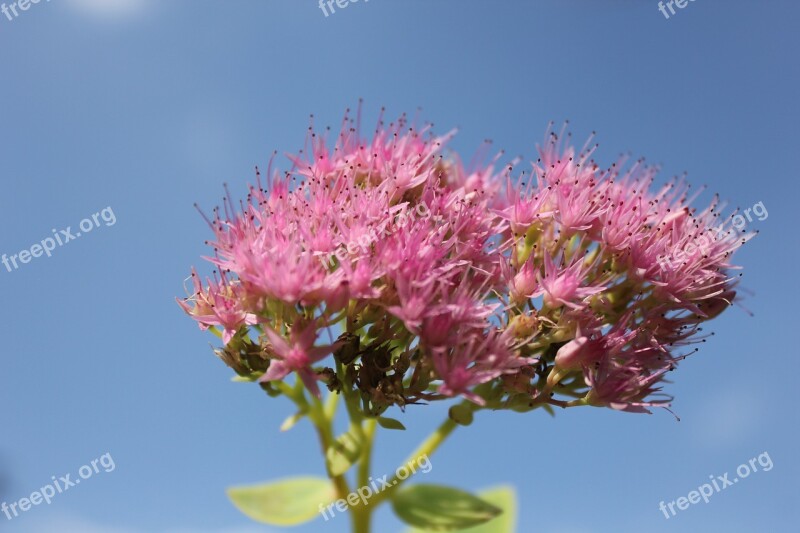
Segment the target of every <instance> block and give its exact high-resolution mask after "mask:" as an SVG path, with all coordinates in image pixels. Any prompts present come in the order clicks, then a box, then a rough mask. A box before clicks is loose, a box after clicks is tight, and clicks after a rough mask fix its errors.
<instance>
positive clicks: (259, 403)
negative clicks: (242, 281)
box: [0, 0, 800, 533]
mask: <svg viewBox="0 0 800 533" xmlns="http://www.w3.org/2000/svg"><path fill="white" fill-rule="evenodd" d="M6 2H8V0H6ZM798 16H800V7H799V6H798V3H797V2H796V1H792V0H785V1H779V0H772V1H769V2H753V1H749V2H748V1H733V0H725V1H722V0H698V1H696V2H692V3H690V4H689V5H688V7H686V8H685V9H683V10H679V11H678V13H677V14H676V15H675V16H673V17H672V18H670V19H669V20H667V19H665V18H664V16H663V15H662V14H661V13H660V12H659V11H658V8H657V2H656V1H654V0H547V1H546V0H541V1H529V0H517V1H510V0H509V1H497V0H493V1H489V0H486V1H482V2H478V1H475V0H462V1H455V0H450V1H446V0H427V1H423V0H416V1H415V0H403V1H399V0H371V1H370V2H368V3H364V2H359V3H358V4H353V5H350V6H348V7H347V8H345V9H343V10H337V12H336V13H335V14H333V15H331V16H329V17H327V18H326V17H325V16H324V14H323V13H322V11H321V10H320V9H319V8H318V6H317V3H316V1H315V0H280V1H279V0H250V1H245V0H232V1H226V2H219V1H210V0H192V1H188V0H169V1H154V0H52V1H51V2H49V3H46V2H44V1H43V2H41V3H39V4H35V5H31V7H30V9H29V10H28V11H25V12H20V16H19V17H18V18H16V19H14V20H12V21H9V20H7V19H6V18H5V17H3V16H2V15H0V51H1V52H0V80H2V82H0V180H1V181H0V183H2V192H1V193H0V226H2V228H3V229H2V233H0V253H5V254H9V255H11V254H15V253H18V252H19V251H20V250H22V249H24V248H29V247H30V246H31V245H32V244H34V243H37V242H39V241H41V240H42V239H44V238H46V237H48V236H50V235H51V230H52V229H53V228H56V229H61V228H66V227H67V226H72V227H73V231H75V228H76V227H77V225H78V223H79V222H80V221H81V220H82V219H83V218H85V217H87V216H91V214H93V213H96V212H99V211H100V210H101V209H103V208H106V207H109V206H110V207H111V208H112V210H113V212H114V214H115V216H116V219H117V222H116V224H114V225H111V226H105V225H104V224H102V223H101V226H100V227H99V228H96V229H94V230H93V231H92V232H91V233H90V234H86V235H83V236H82V237H80V238H79V239H77V240H74V241H72V242H70V243H69V245H65V246H63V247H59V248H57V249H56V250H55V251H54V253H53V255H52V257H49V258H47V257H41V258H38V259H34V260H33V261H31V262H30V263H29V264H25V265H22V267H21V268H20V269H19V270H15V271H12V272H7V271H6V269H5V268H3V267H1V266H0V291H2V303H3V305H2V306H0V320H2V323H3V324H4V325H5V331H6V336H5V340H4V342H3V345H2V356H1V357H0V405H1V406H2V411H1V412H0V413H1V414H0V417H1V418H0V420H2V433H1V434H0V474H2V476H0V477H2V480H3V482H2V485H0V501H1V500H5V501H8V502H12V501H15V500H18V499H19V498H22V497H25V496H27V495H29V494H30V493H31V492H32V491H34V490H36V489H38V488H39V487H41V486H43V485H44V484H46V483H48V482H50V479H51V476H54V475H55V476H62V475H64V474H67V473H72V475H73V478H74V477H75V472H77V470H78V468H79V467H80V466H82V465H84V464H86V463H87V462H89V461H91V460H92V459H95V458H97V457H100V456H101V455H103V454H105V453H110V454H111V455H112V456H113V459H114V462H115V464H116V469H115V470H114V471H113V472H110V473H101V474H97V475H95V476H94V477H93V478H91V479H90V480H86V481H84V483H83V484H81V485H80V486H77V487H74V488H73V489H71V490H69V491H68V492H66V493H64V494H62V495H59V496H57V497H56V498H55V499H54V500H53V502H52V504H50V505H40V506H38V507H34V508H33V509H32V510H30V511H28V512H27V513H25V514H23V515H22V516H21V517H19V518H16V519H14V520H13V521H10V522H9V521H7V520H6V519H5V517H4V516H3V515H0V531H9V532H14V533H23V532H25V533H28V532H39V531H44V532H47V531H59V532H72V531H75V532H89V533H94V532H109V533H144V532H169V533H178V532H181V533H182V532H204V533H222V532H227V533H233V532H236V533H245V532H248V533H249V532H259V531H271V532H275V531H278V530H277V529H270V528H266V527H262V526H259V525H255V524H253V523H251V522H249V521H248V519H247V518H245V517H244V516H243V515H240V514H239V513H238V512H237V511H236V509H234V508H233V506H232V505H231V504H230V503H229V502H228V501H227V499H226V497H225V494H224V489H225V488H226V487H228V486H231V485H235V484H241V483H253V482H259V481H265V480H270V479H275V478H280V477H284V476H290V475H296V474H321V473H322V472H323V467H322V463H321V459H320V457H319V453H318V445H317V441H316V438H315V436H314V435H313V433H312V431H311V429H310V427H309V426H308V425H307V424H306V423H304V424H301V425H299V426H298V427H296V428H295V429H293V430H292V431H290V432H288V433H281V432H280V431H279V429H278V427H279V425H280V423H281V421H282V420H283V419H284V418H285V417H286V416H287V415H289V414H291V412H292V411H291V409H290V408H291V406H290V404H289V403H288V402H287V401H284V400H278V401H267V399H266V398H265V397H264V395H263V393H262V392H261V391H260V390H259V389H258V387H256V386H253V385H247V384H239V383H232V382H231V381H230V377H231V372H230V371H229V370H228V369H227V368H226V367H225V366H224V365H223V364H222V363H221V362H219V361H218V360H217V359H216V358H215V357H214V356H213V354H212V353H211V350H210V347H209V343H210V342H213V341H214V339H213V337H211V336H210V335H208V334H203V333H201V332H200V331H199V330H198V329H197V326H196V325H195V323H194V322H193V321H191V320H189V319H188V318H187V317H185V316H184V315H183V313H182V312H181V310H180V309H179V308H178V306H177V305H176V304H175V301H174V297H175V296H178V295H182V294H183V288H182V283H183V280H184V278H185V277H186V276H187V275H188V272H189V268H190V267H191V266H192V265H200V264H201V261H200V259H199V257H200V256H201V255H203V254H205V253H206V249H205V247H204V245H203V241H204V240H205V239H206V238H208V237H209V231H208V228H207V226H206V225H205V223H204V222H203V221H202V219H201V218H200V216H199V215H198V214H197V212H196V211H195V210H194V209H193V207H192V204H193V203H194V202H198V203H200V204H201V205H202V206H205V207H206V208H208V209H210V208H211V207H213V206H214V205H216V204H217V203H218V202H219V200H220V198H221V197H222V195H223V190H222V183H223V182H228V183H229V184H230V187H231V190H232V192H233V194H234V196H236V197H242V196H244V195H245V194H246V188H245V187H246V183H248V182H249V181H250V180H252V179H253V167H254V166H255V165H261V166H266V163H267V161H268V159H269V154H270V153H271V152H272V150H279V151H280V152H286V151H293V150H296V149H298V148H300V147H302V144H303V141H304V135H305V131H306V127H307V125H308V115H309V114H310V113H314V114H315V115H316V116H317V117H318V119H317V120H318V124H321V125H324V124H331V125H333V126H336V125H338V123H339V121H340V119H341V116H342V114H343V112H344V109H345V108H346V107H347V106H353V105H355V104H356V102H357V99H358V98H359V97H363V98H364V99H365V108H364V109H365V117H366V123H367V124H372V123H373V120H374V119H375V117H376V115H377V111H378V109H379V108H380V106H382V105H385V106H386V107H387V110H388V113H389V115H391V116H396V115H397V114H399V113H401V112H403V111H410V112H413V111H414V110H415V109H416V108H417V107H422V108H423V110H424V111H423V116H424V117H425V118H426V119H427V120H431V121H433V122H434V123H435V124H436V129H437V131H440V132H444V131H446V130H448V129H450V128H451V127H453V126H458V127H460V134H459V135H458V137H457V138H456V140H455V141H454V143H453V147H454V148H456V149H458V150H459V151H461V152H462V153H467V154H469V153H471V152H472V151H473V150H474V149H475V148H477V147H478V145H479V144H480V143H481V141H482V140H483V139H485V138H491V139H493V140H494V146H495V147H496V148H498V149H501V148H504V149H506V151H507V152H508V153H509V154H522V155H525V156H528V157H531V156H533V155H534V152H535V145H536V142H537V141H539V140H540V139H541V138H542V137H543V133H544V130H545V128H546V125H547V122H548V121H549V120H551V119H552V120H555V121H556V122H561V121H563V120H565V119H569V120H570V122H571V127H572V131H573V132H574V137H575V139H576V141H577V142H580V143H581V144H582V141H583V139H584V138H585V137H586V136H587V135H588V134H589V133H590V132H591V131H592V130H597V132H598V140H599V142H600V151H599V153H598V158H599V159H600V161H601V162H604V163H606V164H608V163H610V162H611V161H612V160H613V159H614V158H616V156H617V155H618V154H619V153H622V152H628V151H630V152H631V153H632V154H634V155H635V156H645V157H647V158H648V160H649V161H651V162H660V163H662V164H663V166H664V169H665V172H664V174H663V176H662V179H663V180H666V179H667V178H669V177H670V176H671V175H673V174H677V173H681V172H683V171H688V173H689V179H690V181H692V183H693V184H695V185H697V186H702V185H704V184H706V185H708V191H707V192H706V193H705V194H704V195H703V196H702V197H701V203H705V202H708V201H709V200H710V199H711V194H712V193H713V192H719V193H721V195H722V196H723V197H724V198H727V199H729V200H730V202H731V205H733V206H737V205H738V206H742V207H743V208H746V207H751V206H753V205H754V204H756V203H758V202H763V203H764V205H765V206H766V208H767V210H768V218H767V219H766V220H764V221H758V220H755V219H754V221H753V222H752V223H751V224H750V225H749V226H748V227H749V228H751V229H757V230H760V235H759V236H758V237H757V238H756V239H754V240H753V241H751V242H750V243H749V244H748V245H747V246H746V247H745V248H744V249H743V250H742V251H741V252H740V253H739V254H738V255H737V258H738V262H739V264H742V265H744V267H745V270H744V273H745V275H744V278H743V285H744V287H746V288H747V289H748V290H749V291H750V293H751V294H748V295H747V297H746V300H745V301H744V302H743V304H744V305H745V306H746V307H747V308H748V309H749V310H751V311H752V312H753V313H754V316H752V317H751V316H749V315H748V313H747V312H745V311H744V310H742V309H740V308H738V307H734V308H731V309H730V310H729V311H728V312H726V313H725V314H724V315H723V316H722V317H720V318H719V319H717V320H715V321H714V322H713V323H711V327H710V328H708V329H711V330H713V331H714V332H715V333H716V335H715V337H714V338H713V339H711V340H710V341H709V342H707V343H706V345H704V346H703V349H702V350H701V352H700V353H699V354H698V355H696V356H693V357H692V358H690V359H689V360H687V361H686V362H685V363H684V364H683V365H682V366H681V368H680V369H679V371H677V372H675V373H674V374H673V376H672V377H673V378H674V379H675V380H676V382H675V383H674V384H672V385H669V386H668V389H667V390H668V391H669V392H670V393H673V394H674V395H675V396H676V399H675V402H674V404H673V409H674V411H675V412H676V413H677V414H678V415H679V416H680V417H681V421H680V422H677V421H676V420H675V418H673V416H672V415H670V414H669V413H668V412H666V411H663V410H660V411H657V412H656V413H655V414H654V415H652V416H646V415H632V414H627V413H619V412H614V411H610V410H600V409H588V408H584V409H571V410H567V411H564V412H560V413H558V414H557V416H556V417H555V418H551V417H549V416H548V415H547V414H546V413H544V412H534V413H529V414H527V415H520V414H513V413H499V412H498V413H481V414H479V415H478V416H477V417H476V421H475V423H474V424H473V425H472V426H471V427H468V428H462V429H459V430H458V432H457V433H456V434H455V435H454V436H453V438H452V439H451V440H450V441H448V443H447V444H445V445H444V446H443V448H442V449H441V453H440V454H437V455H435V456H433V457H432V464H433V469H432V471H431V472H430V473H428V474H425V476H424V477H421V478H419V480H420V481H424V482H432V483H446V484H451V485H455V486H461V487H464V488H467V489H470V490H480V489H482V488H486V487H490V486H495V485H499V484H505V483H508V484H511V485H513V486H515V487H516V489H517V492H518V499H519V504H520V524H521V525H520V528H519V531H524V532H534V531H535V532H543V533H605V532H609V533H625V532H640V531H648V532H672V531H678V532H684V531H687V532H695V531H705V530H724V531H733V532H740V531H741V532H748V531H789V530H792V529H793V528H796V527H797V523H798V520H800V506H798V505H797V500H798V493H799V492H800V488H799V486H798V479H800V460H799V459H798V452H797V450H798V445H799V444H800V443H799V442H798V421H799V420H798V408H797V394H796V393H795V391H794V387H795V386H796V383H797V375H798V363H797V361H798V359H797V356H798V349H797V333H798V330H797V329H795V328H797V327H798V321H797V297H798V289H797V287H798V285H797V277H796V272H797V270H796V266H795V265H796V264H797V259H798V253H797V241H798V239H797V234H796V233H795V231H797V218H796V217H797V214H798V209H797V201H798V185H797V183H798V175H797V165H796V160H795V157H796V153H797V145H798V141H800V138H798V134H797V128H798V122H800V113H798V101H797V95H798V93H800V90H799V89H800V71H799V69H798V60H797V53H798V45H800V36H798V33H797V29H796V21H797V19H798ZM281 164H282V165H283V164H285V160H282V161H281ZM393 416H395V417H397V418H399V419H401V420H402V421H403V422H404V424H405V425H406V426H407V427H408V431H407V432H405V433H401V432H392V433H391V434H389V435H387V434H386V432H384V433H383V434H381V435H380V436H379V441H378V451H377V455H376V459H375V461H376V462H375V465H374V471H375V473H377V474H379V475H380V474H382V473H387V474H388V473H391V472H392V471H393V470H394V468H395V466H396V465H397V464H399V462H400V461H401V460H402V459H403V458H404V457H405V455H406V453H407V452H408V451H409V450H410V449H411V448H412V447H413V446H414V445H415V444H416V443H417V442H418V441H419V440H421V439H422V438H423V437H424V436H425V435H427V434H428V432H429V431H430V430H431V429H433V428H434V427H435V426H436V425H438V423H439V422H440V421H441V420H442V417H443V416H445V410H444V408H443V407H442V406H431V407H416V408H413V409H408V411H407V412H406V413H405V414H401V413H394V414H393ZM763 452H767V453H768V454H769V456H770V458H771V460H772V461H773V463H774V468H773V469H772V470H771V471H769V472H762V471H759V472H758V473H756V474H752V475H751V476H750V477H749V478H747V479H746V480H742V481H741V482H740V483H738V484H737V485H735V486H733V487H729V488H727V489H725V490H724V491H722V492H720V493H719V494H716V495H714V496H713V497H712V498H711V501H710V503H708V504H705V503H702V502H701V503H699V504H697V505H692V506H690V508H689V509H688V510H686V511H682V512H680V513H679V514H678V516H676V517H674V518H671V519H669V520H666V519H665V518H664V515H663V514H662V513H661V512H660V511H659V509H658V505H659V502H660V501H662V500H666V501H671V500H675V499H676V498H678V497H680V496H686V495H687V494H688V493H689V492H690V491H692V490H694V489H696V488H697V487H698V486H699V485H701V484H703V483H705V482H706V481H707V480H708V477H709V475H712V474H713V475H722V474H723V473H725V472H731V473H733V472H734V470H735V469H736V467H737V466H738V465H740V464H741V463H746V462H747V461H748V460H749V459H750V458H753V457H756V456H757V455H759V454H761V453H763ZM734 475H735V474H734ZM377 523H378V524H379V526H380V527H379V528H378V530H379V531H381V532H383V531H389V532H393V531H397V532H399V531H402V529H403V528H402V526H401V525H400V523H399V522H398V521H396V519H394V518H393V517H392V515H391V513H390V512H389V511H388V509H386V508H384V509H383V510H382V511H381V512H380V513H379V514H378V517H377ZM348 528H349V522H348V518H347V517H344V516H338V517H336V518H335V519H333V520H331V521H330V522H327V523H324V522H323V521H322V520H321V519H320V520H317V521H315V522H312V523H310V524H308V525H306V526H303V527H300V528H296V529H295V530H294V531H297V532H298V533H305V532H318V531H326V532H332V533H333V532H344V531H347V530H348Z"/></svg>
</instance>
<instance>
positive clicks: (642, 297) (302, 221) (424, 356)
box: [180, 111, 750, 412]
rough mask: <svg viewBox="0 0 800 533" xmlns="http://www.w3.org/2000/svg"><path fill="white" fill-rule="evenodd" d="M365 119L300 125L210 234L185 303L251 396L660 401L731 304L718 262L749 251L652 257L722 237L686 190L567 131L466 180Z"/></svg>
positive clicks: (435, 154) (452, 159) (474, 170)
mask: <svg viewBox="0 0 800 533" xmlns="http://www.w3.org/2000/svg"><path fill="white" fill-rule="evenodd" d="M359 114H360V111H359ZM381 116H382V115H381ZM359 123H360V119H358V120H354V119H352V118H351V117H350V116H349V115H346V116H345V119H344V122H343V127H342V128H341V131H340V132H339V134H338V135H337V136H336V138H335V139H329V138H327V135H318V134H317V133H316V132H315V131H314V130H313V126H312V127H311V128H309V134H308V137H307V142H306V148H305V149H304V150H303V151H301V153H299V154H297V155H293V156H290V160H291V162H292V167H291V169H290V170H289V171H287V172H284V173H279V172H272V170H271V167H272V163H270V171H269V172H268V174H267V180H268V182H269V183H268V184H263V183H262V181H261V177H260V175H259V176H258V182H257V184H256V185H254V186H251V187H250V189H249V194H247V199H246V201H245V202H242V203H241V204H240V206H239V207H238V208H237V207H236V206H235V205H234V202H233V200H232V199H231V197H230V194H228V197H226V198H225V202H224V207H223V208H222V209H221V210H220V209H219V208H217V209H215V210H214V215H213V217H212V218H211V219H209V220H208V222H209V224H210V226H211V228H212V230H213V232H214V236H215V237H214V239H213V241H210V242H209V244H210V246H212V247H213V250H214V254H213V257H210V258H209V260H210V261H211V262H212V263H213V264H214V265H215V267H216V269H217V270H215V275H214V277H213V279H208V280H207V281H206V282H203V281H202V280H201V279H200V277H199V276H198V275H197V273H196V272H194V271H193V272H192V279H193V283H194V291H193V294H192V295H191V296H189V297H188V298H186V299H184V300H183V301H180V304H181V306H182V307H183V308H184V310H185V311H186V312H187V313H189V314H190V315H191V316H192V317H193V318H194V319H195V320H196V321H197V322H198V323H199V325H200V327H201V328H204V329H205V328H209V327H213V328H214V329H215V330H216V331H220V334H221V336H222V338H223V340H224V342H225V345H226V346H225V348H224V349H223V352H222V353H223V354H224V356H223V359H224V360H225V361H226V362H227V363H228V364H230V365H231V366H233V367H234V368H235V369H236V370H237V372H238V373H240V374H242V375H247V376H248V377H250V378H252V379H254V380H255V379H257V380H259V381H260V382H262V384H263V385H264V386H265V387H269V385H270V384H271V383H273V382H275V381H278V380H282V379H284V378H285V377H286V376H288V375H290V374H291V373H296V374H297V376H298V377H299V378H300V379H302V380H303V382H304V383H305V385H306V386H307V388H308V389H309V390H311V391H312V392H313V393H314V394H317V395H318V394H319V388H318V382H319V381H323V382H324V383H325V384H327V386H328V387H329V388H330V389H331V390H340V389H341V388H342V387H346V388H347V389H348V390H354V389H358V390H359V391H360V394H361V396H362V398H363V399H364V401H365V405H370V406H371V407H370V411H374V412H380V411H382V410H383V409H386V408H387V407H388V406H390V405H400V406H401V407H402V406H404V405H405V404H407V403H414V402H416V401H419V400H426V401H430V400H436V399H443V398H448V397H453V396H458V395H460V396H463V397H466V398H468V399H470V400H472V401H473V402H475V403H476V404H478V405H489V406H493V407H506V408H511V409H515V410H523V411H524V410H529V409H533V408H535V407H539V406H545V407H546V408H548V409H549V408H550V407H549V406H551V405H554V406H562V407H567V406H573V405H596V406H609V407H612V408H615V409H622V410H627V411H640V412H643V411H647V407H649V406H654V405H666V404H667V402H668V401H669V398H668V397H665V396H663V395H660V394H659V391H660V389H659V383H660V382H661V381H662V379H663V377H664V374H665V373H666V372H667V371H669V370H672V369H673V368H675V366H676V364H677V363H678V361H680V360H681V359H683V358H684V357H685V356H686V355H688V354H689V353H692V350H691V349H690V348H689V346H690V345H691V344H693V343H696V342H703V341H704V340H705V339H704V338H703V334H702V333H701V329H702V328H701V327H700V326H701V324H702V323H703V322H705V321H706V320H710V319H712V318H714V317H716V316H717V315H718V314H719V313H720V312H721V311H722V310H723V309H724V308H726V307H727V306H728V305H730V304H731V302H732V301H733V299H734V296H735V292H734V290H733V288H734V286H735V284H736V283H735V280H734V279H733V278H732V277H731V274H730V270H731V269H732V268H733V267H732V265H731V264H730V258H731V255H732V253H733V252H734V251H735V249H736V248H737V247H738V246H740V245H741V244H742V243H743V242H745V241H746V240H747V239H748V238H749V237H750V235H749V234H748V235H742V236H741V238H737V239H735V240H734V239H730V238H722V237H723V236H727V235H729V234H730V233H731V232H733V231H735V230H733V229H732V228H731V227H730V224H729V222H728V221H722V223H723V224H726V225H727V228H728V229H727V232H724V234H725V235H720V238H719V239H717V240H716V241H715V242H712V243H710V244H709V245H708V246H707V247H706V248H705V250H706V253H705V254H703V255H697V256H694V257H692V258H690V260H688V261H687V262H686V263H684V264H683V265H681V268H680V269H675V270H665V269H663V268H660V266H659V259H660V258H662V257H664V256H671V255H672V254H673V253H674V252H675V251H677V250H680V249H682V248H683V247H684V246H685V245H686V244H687V242H690V241H692V240H694V239H697V238H698V237H700V236H705V235H707V234H708V229H709V228H711V227H715V225H718V224H719V223H720V221H721V219H720V216H721V215H720V210H721V207H722V206H720V205H719V202H718V201H717V200H714V202H713V203H712V204H711V206H709V207H708V208H706V209H705V210H702V211H697V210H696V209H694V208H692V207H690V204H691V203H692V201H693V200H694V196H690V194H689V187H688V185H686V184H685V183H684V181H683V180H680V179H676V180H673V181H671V182H669V183H667V184H665V185H663V186H662V187H654V179H655V176H656V172H657V169H656V168H654V167H651V166H647V165H645V164H644V162H643V161H636V162H634V163H632V164H627V162H626V161H624V160H619V161H617V162H615V163H614V164H612V165H611V166H610V167H601V166H599V164H597V163H595V162H594V160H593V159H592V155H593V152H594V150H595V148H596V145H589V144H587V145H586V146H584V148H583V149H582V150H580V151H576V150H575V149H574V148H573V147H572V146H570V145H569V143H568V139H569V137H568V136H566V137H565V136H564V135H563V131H562V132H561V133H559V134H556V133H555V132H549V133H548V135H547V138H546V140H545V142H544V144H543V145H542V146H541V147H540V148H539V157H538V159H537V160H536V161H535V162H533V163H532V165H531V168H530V170H525V171H523V172H521V174H520V175H519V176H517V177H515V178H512V172H514V167H513V166H505V167H501V168H498V159H499V156H498V157H496V158H495V159H493V160H491V161H489V162H486V163H484V162H483V161H482V160H481V158H480V157H479V158H477V159H478V161H477V163H474V164H472V165H470V166H465V165H464V164H462V163H461V160H460V159H459V158H458V157H457V156H456V155H455V154H451V153H449V152H445V145H446V144H447V142H448V141H449V140H450V138H451V137H452V134H448V135H445V136H436V135H434V134H433V133H432V132H431V126H430V125H426V126H424V127H422V128H420V129H416V128H415V127H413V125H410V124H409V121H408V120H407V119H406V117H405V116H402V117H401V118H400V119H399V120H397V121H396V122H393V123H391V124H388V125H385V124H384V123H383V121H382V119H381V120H380V121H379V124H378V128H377V129H376V131H375V134H374V136H372V138H371V139H365V138H363V136H362V135H361V134H360V131H359V130H360V124H359ZM387 228H389V229H387ZM704 238H705V237H704ZM343 249H346V250H347V253H339V252H338V251H340V250H343ZM340 333H341V335H340V336H339V337H338V339H336V338H335V337H336V336H337V334H340ZM322 336H325V337H327V339H326V340H324V341H321V340H319V337H322ZM332 353H333V355H334V356H333V357H330V354H332ZM253 357H255V358H256V359H258V361H257V363H258V364H253V359H252V358H253ZM248 361H249V362H248ZM265 369H266V370H265Z"/></svg>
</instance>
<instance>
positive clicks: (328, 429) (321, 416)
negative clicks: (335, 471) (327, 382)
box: [308, 398, 350, 498]
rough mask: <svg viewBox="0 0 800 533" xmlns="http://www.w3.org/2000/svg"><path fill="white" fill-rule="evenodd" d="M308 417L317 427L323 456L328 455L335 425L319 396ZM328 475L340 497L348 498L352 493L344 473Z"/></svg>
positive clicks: (313, 401)
mask: <svg viewBox="0 0 800 533" xmlns="http://www.w3.org/2000/svg"><path fill="white" fill-rule="evenodd" d="M308 418H309V419H310V420H311V422H312V423H313V424H314V426H315V427H316V428H317V434H318V435H319V441H320V446H321V447H322V456H323V457H326V454H327V451H328V448H330V447H331V444H333V426H332V423H331V422H332V421H331V420H330V419H329V418H328V417H327V416H325V408H324V407H323V405H322V402H321V401H320V400H319V399H318V398H312V400H311V405H310V410H309V413H308ZM326 470H327V468H326ZM328 477H330V478H331V480H332V481H333V485H334V487H336V495H337V496H338V498H347V495H348V494H350V487H349V486H348V485H347V479H346V478H345V477H344V475H343V474H340V475H338V476H332V475H331V474H330V472H328Z"/></svg>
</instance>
